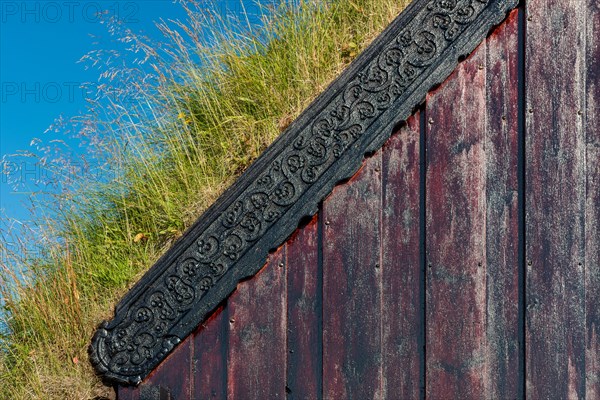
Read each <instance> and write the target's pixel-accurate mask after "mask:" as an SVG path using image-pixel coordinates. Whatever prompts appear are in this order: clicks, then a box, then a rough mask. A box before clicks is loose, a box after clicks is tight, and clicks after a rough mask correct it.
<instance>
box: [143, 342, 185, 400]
mask: <svg viewBox="0 0 600 400" xmlns="http://www.w3.org/2000/svg"><path fill="white" fill-rule="evenodd" d="M192 341H193V340H192V337H191V336H188V337H187V338H186V339H185V340H184V341H183V342H181V344H180V345H179V346H178V349H177V351H175V352H173V353H171V354H170V355H169V356H168V357H167V358H166V359H165V360H164V361H163V362H162V363H160V364H159V366H158V367H157V368H156V369H155V370H154V371H152V373H151V374H150V375H148V377H147V378H146V379H145V380H144V382H142V383H141V384H140V386H138V387H137V390H138V391H139V398H140V400H163V399H165V400H170V399H173V400H175V399H191V398H192V368H191V351H192Z"/></svg>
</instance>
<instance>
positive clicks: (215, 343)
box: [192, 306, 228, 400]
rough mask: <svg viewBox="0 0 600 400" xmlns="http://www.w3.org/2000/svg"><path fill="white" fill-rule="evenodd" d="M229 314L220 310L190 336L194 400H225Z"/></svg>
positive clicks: (222, 309)
mask: <svg viewBox="0 0 600 400" xmlns="http://www.w3.org/2000/svg"><path fill="white" fill-rule="evenodd" d="M227 331H228V313H227V310H226V309H224V307H223V306H221V307H219V308H218V309H217V310H215V313H214V314H213V315H211V316H210V318H209V319H208V320H207V321H205V322H204V323H202V324H201V325H200V327H199V328H198V329H197V330H196V331H195V332H194V333H193V334H192V347H193V348H192V373H193V398H194V399H198V400H200V399H224V398H225V397H226V394H227V338H228V335H227V333H228V332H227Z"/></svg>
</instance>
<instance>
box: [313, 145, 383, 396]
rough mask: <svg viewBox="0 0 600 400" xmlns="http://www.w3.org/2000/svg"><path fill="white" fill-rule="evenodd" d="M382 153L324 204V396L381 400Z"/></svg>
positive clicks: (373, 158)
mask: <svg viewBox="0 0 600 400" xmlns="http://www.w3.org/2000/svg"><path fill="white" fill-rule="evenodd" d="M380 168H381V152H377V153H376V154H375V155H374V156H373V157H371V158H369V159H368V160H367V161H365V163H364V164H363V167H362V169H361V170H359V172H358V173H357V174H356V175H355V176H354V177H353V178H352V179H350V181H349V182H348V183H346V184H344V185H340V186H337V187H336V188H335V189H334V191H333V193H332V194H331V196H330V197H329V198H327V199H326V200H325V202H324V204H323V218H324V221H325V228H324V231H323V396H324V397H325V398H326V399H373V398H382V396H383V394H382V363H381V360H382V349H381V294H382V292H381V275H382V274H381V268H380V264H381V259H380V249H381V236H380V229H381V227H380V221H381V216H380V212H381V180H380V175H381V172H380Z"/></svg>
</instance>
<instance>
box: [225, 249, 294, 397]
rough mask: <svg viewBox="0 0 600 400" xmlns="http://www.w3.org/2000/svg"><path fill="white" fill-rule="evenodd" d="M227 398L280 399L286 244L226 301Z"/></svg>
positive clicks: (283, 370)
mask: <svg viewBox="0 0 600 400" xmlns="http://www.w3.org/2000/svg"><path fill="white" fill-rule="evenodd" d="M227 307H228V310H229V344H228V357H227V374H228V383H227V386H228V387H227V397H228V398H229V399H240V400H241V399H244V400H246V399H248V400H250V399H257V400H263V399H283V398H285V395H286V394H285V380H286V352H287V351H286V325H287V323H286V313H287V305H286V268H285V247H281V248H280V249H279V250H277V251H276V252H275V253H273V254H270V255H269V260H268V261H267V264H266V265H265V267H264V268H263V269H262V270H260V271H259V272H258V273H257V274H256V275H255V276H254V277H253V278H252V279H250V280H248V281H245V282H242V283H240V284H239V285H238V288H237V290H236V291H235V292H234V293H233V294H232V295H231V297H230V298H229V301H228V303H227Z"/></svg>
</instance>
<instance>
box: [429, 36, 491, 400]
mask: <svg viewBox="0 0 600 400" xmlns="http://www.w3.org/2000/svg"><path fill="white" fill-rule="evenodd" d="M485 57H486V48H485V43H484V44H482V45H480V46H479V47H478V48H477V49H476V50H475V52H474V53H473V54H472V55H471V56H470V57H469V58H468V59H467V60H465V61H464V62H462V63H461V64H460V65H459V66H458V67H457V69H456V71H455V72H454V73H453V74H452V75H451V76H450V77H449V78H448V80H447V81H446V82H444V84H442V86H441V87H440V88H438V89H437V90H435V91H434V92H432V93H431V94H430V96H429V97H428V99H427V109H426V118H427V123H428V127H427V138H426V140H427V175H426V232H427V233H426V235H427V293H426V301H427V304H426V307H427V311H426V315H427V330H426V351H427V369H426V376H427V386H426V394H427V397H429V398H432V399H440V398H447V399H451V398H457V399H481V398H488V396H486V391H485V384H486V379H485V371H486V357H487V355H488V353H487V351H486V344H487V343H486V331H485V328H486V296H487V294H488V293H487V291H486V269H487V265H486V261H487V260H486V241H485V239H486V194H485V193H486V191H485V189H486V173H485V161H486V160H485V152H484V143H485V136H484V133H485V129H486V118H485V110H486V90H485V87H486V86H485V85H486V74H485V68H484V66H485ZM480 67H481V68H480Z"/></svg>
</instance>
